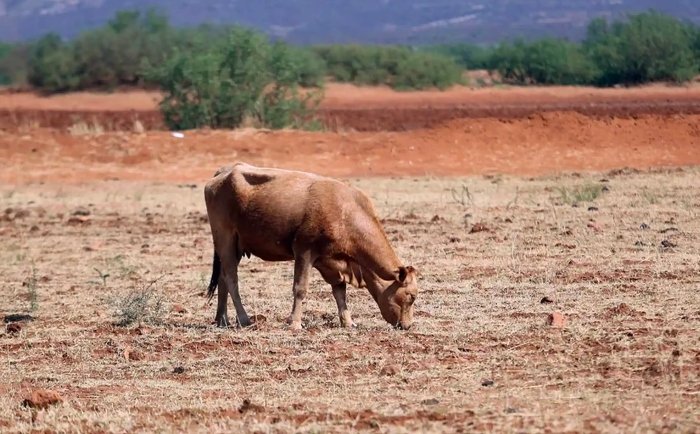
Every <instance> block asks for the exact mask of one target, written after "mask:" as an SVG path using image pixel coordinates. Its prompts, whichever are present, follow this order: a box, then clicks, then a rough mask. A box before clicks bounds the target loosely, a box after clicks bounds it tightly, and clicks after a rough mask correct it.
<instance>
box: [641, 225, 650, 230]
mask: <svg viewBox="0 0 700 434" xmlns="http://www.w3.org/2000/svg"><path fill="white" fill-rule="evenodd" d="M649 228H650V226H649V225H648V224H646V223H642V224H641V225H639V229H641V230H643V231H646V230H647V229H649Z"/></svg>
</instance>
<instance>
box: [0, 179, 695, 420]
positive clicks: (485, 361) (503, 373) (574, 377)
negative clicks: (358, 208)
mask: <svg viewBox="0 0 700 434" xmlns="http://www.w3.org/2000/svg"><path fill="white" fill-rule="evenodd" d="M349 182H351V183H352V184H355V185H358V186H359V187H361V188H363V189H365V190H366V191H367V192H368V193H369V194H370V195H371V196H372V198H373V200H374V202H375V204H376V205H377V208H378V210H379V213H380V215H381V216H382V217H383V219H384V222H385V226H386V230H387V232H388V234H389V236H390V238H391V240H392V242H393V244H394V245H395V246H396V248H397V250H398V252H399V254H400V256H401V257H402V258H404V259H405V261H406V262H407V263H410V264H413V265H415V266H416V267H417V268H419V269H420V270H421V272H422V280H421V289H422V292H421V294H420V296H419V299H418V302H417V303H418V304H417V318H416V319H417V325H416V326H415V328H414V329H412V330H411V331H409V332H399V331H394V330H390V329H389V328H388V326H387V325H386V324H384V323H383V320H382V319H381V318H380V317H379V315H378V311H377V308H376V306H375V304H374V303H373V301H372V300H371V298H370V297H369V295H368V294H367V293H366V292H364V291H361V290H353V291H351V292H350V302H351V308H352V309H353V311H354V315H355V318H356V321H357V322H358V323H359V324H360V325H361V327H360V328H359V329H358V330H354V331H345V330H343V329H340V328H339V327H338V320H337V317H336V312H335V305H334V302H333V299H332V296H331V294H330V290H329V288H327V287H326V285H325V284H323V282H322V280H321V279H320V278H319V277H318V276H316V277H315V279H314V281H313V286H312V291H311V294H310V296H309V298H310V300H309V302H308V307H307V313H306V315H305V327H306V330H305V331H304V332H301V333H298V334H294V333H292V332H290V331H288V330H287V329H286V326H285V325H284V322H283V320H284V318H285V317H286V315H287V314H288V312H289V310H290V306H291V298H290V292H291V290H290V288H291V273H292V268H291V264H289V263H283V264H271V263H262V262H261V261H258V260H246V261H244V263H243V266H242V271H241V279H242V293H243V297H244V302H245V303H246V304H247V306H249V311H252V312H254V313H255V314H258V315H263V316H264V317H265V318H266V319H267V321H266V322H264V323H262V324H260V325H259V326H258V328H256V329H252V330H242V331H238V330H217V329H215V328H214V327H213V326H212V325H211V324H210V323H211V320H212V319H213V315H214V306H213V305H209V306H205V303H204V299H203V298H202V297H201V293H202V291H203V290H204V288H205V285H206V280H207V278H208V274H209V271H210V269H209V266H210V264H209V261H210V256H211V249H212V248H211V243H210V236H209V230H208V226H207V223H206V221H205V218H204V215H203V210H202V198H201V196H202V194H201V187H202V185H201V183H200V184H198V185H196V186H189V185H182V186H176V185H172V184H154V183H150V182H123V181H120V182H109V181H106V182H98V183H93V184H89V185H84V186H65V185H60V184H59V185H50V184H47V185H44V186H37V185H33V186H25V187H8V186H4V187H3V188H2V191H0V194H1V195H2V203H3V208H11V211H9V212H8V213H7V214H6V215H7V217H6V218H5V219H4V221H3V223H2V232H0V242H1V243H2V245H3V251H2V258H1V260H0V275H1V276H2V282H1V284H2V286H3V291H4V295H5V296H4V297H3V301H2V302H1V303H0V310H1V311H2V312H3V314H4V315H8V314H18V313H20V314H30V315H32V317H33V320H32V321H27V322H24V323H23V324H22V329H21V331H20V332H19V333H10V332H5V333H4V334H2V335H0V347H1V348H2V354H3V356H2V364H0V378H2V382H1V384H0V388H1V389H2V393H0V427H2V430H3V431H23V432H24V431H28V430H31V429H33V430H36V431H42V430H44V429H50V430H59V431H66V430H69V431H77V430H81V431H107V432H123V431H139V430H140V431H153V430H158V431H185V430H187V431H199V432H210V431H211V430H214V431H231V430H233V431H234V432H240V431H246V432H253V431H257V432H290V431H293V430H299V431H302V432H328V431H337V432H348V431H353V430H356V431H364V430H372V431H380V432H404V431H415V430H422V431H444V430H446V431H491V430H497V431H501V432H503V431H525V432H527V431H551V432H581V431H587V432H590V431H620V430H622V431H636V432H648V431H655V432H692V431H694V430H695V429H697V427H698V424H700V411H698V409H699V408H700V310H699V309H700V308H699V306H700V295H699V293H698V291H697V289H698V285H699V284H700V278H699V277H698V276H700V262H699V261H698V257H700V248H699V247H698V246H700V244H699V243H700V239H699V238H700V232H699V231H700V226H699V224H698V222H699V221H700V219H699V218H698V217H699V216H698V212H697V211H698V209H699V208H698V207H699V206H700V193H699V192H700V173H699V172H698V170H697V169H686V170H672V171H656V172H652V173H624V174H620V173H619V172H613V173H607V174H599V175H590V176H583V177H572V176H566V177H546V178H537V179H534V180H525V179H520V178H511V177H471V178H459V179H456V178H453V179H446V178H437V179H436V178H402V179H388V178H378V179H372V180H362V179H351V180H350V181H349ZM603 187H605V188H604V189H603ZM589 189H590V190H591V191H597V192H599V193H600V195H599V196H598V197H597V198H596V199H593V200H590V201H585V202H580V203H578V204H577V206H575V207H574V206H572V201H574V200H576V198H577V197H579V196H580V195H581V194H583V192H586V191H588V190H589ZM86 211H87V212H86ZM87 213H89V215H88V216H84V214H87ZM25 214H26V215H25ZM74 214H77V216H75V215H74ZM78 217H80V218H78ZM7 220H10V221H7ZM477 223H481V224H482V226H484V227H485V229H486V230H485V231H479V226H478V225H477ZM482 229H483V228H482ZM153 281H155V284H153V286H152V288H153V290H154V291H155V292H156V293H157V294H159V295H161V296H162V297H164V300H165V304H166V310H165V312H164V313H162V315H161V316H160V317H159V318H158V319H160V320H161V321H162V322H161V324H159V325H158V324H156V325H143V326H141V327H136V326H132V327H118V326H115V325H114V322H115V321H116V319H115V317H113V316H112V312H113V311H114V308H113V306H114V300H115V299H117V300H119V299H123V298H124V297H125V296H126V294H128V293H129V291H131V290H133V289H143V288H146V287H148V286H149V283H151V282H153ZM544 297H547V298H548V299H549V300H550V301H551V303H548V302H547V301H548V300H545V303H542V300H543V298H544ZM33 299H34V301H32V300H33ZM553 312H558V313H561V314H563V315H564V317H565V320H566V323H565V324H564V325H563V327H556V326H550V325H548V324H547V316H548V314H550V313H553ZM36 388H48V389H51V390H55V391H57V392H59V393H60V394H61V395H62V397H63V399H64V402H63V403H61V404H59V405H56V406H52V407H50V408H49V409H46V410H30V409H26V408H23V407H22V406H21V405H20V403H21V402H22V400H23V398H24V397H25V395H26V394H27V393H28V392H29V391H31V390H33V389H36ZM246 400H248V401H249V402H250V404H244V402H245V401H246ZM32 420H33V422H32Z"/></svg>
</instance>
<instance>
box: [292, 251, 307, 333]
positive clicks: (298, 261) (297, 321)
mask: <svg viewBox="0 0 700 434" xmlns="http://www.w3.org/2000/svg"><path fill="white" fill-rule="evenodd" d="M311 265H312V261H311V253H310V252H303V253H300V254H295V255H294V286H293V287H292V293H293V295H294V303H293V304H292V315H291V316H290V318H289V322H290V327H291V329H292V330H301V314H302V305H303V303H304V297H305V296H306V290H307V288H308V287H309V272H310V271H311Z"/></svg>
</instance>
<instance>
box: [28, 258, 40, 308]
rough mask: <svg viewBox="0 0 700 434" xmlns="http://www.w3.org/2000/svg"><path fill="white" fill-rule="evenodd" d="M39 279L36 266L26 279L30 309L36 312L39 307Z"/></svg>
mask: <svg viewBox="0 0 700 434" xmlns="http://www.w3.org/2000/svg"><path fill="white" fill-rule="evenodd" d="M38 283H39V279H37V277H36V268H34V267H32V274H31V276H29V278H28V279H27V281H26V285H27V291H28V293H29V309H30V310H31V311H32V312H34V311H36V310H37V309H38V308H39V293H38Z"/></svg>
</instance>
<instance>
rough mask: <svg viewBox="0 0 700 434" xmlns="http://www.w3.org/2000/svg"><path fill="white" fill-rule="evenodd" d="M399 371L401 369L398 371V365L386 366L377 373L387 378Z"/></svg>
mask: <svg viewBox="0 0 700 434" xmlns="http://www.w3.org/2000/svg"><path fill="white" fill-rule="evenodd" d="M400 370H401V369H399V366H398V365H386V366H384V367H383V368H382V369H381V370H380V371H379V373H380V374H381V375H385V376H387V377H393V376H394V375H396V374H398V373H399V371H400Z"/></svg>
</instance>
